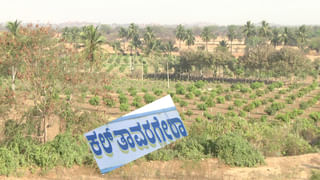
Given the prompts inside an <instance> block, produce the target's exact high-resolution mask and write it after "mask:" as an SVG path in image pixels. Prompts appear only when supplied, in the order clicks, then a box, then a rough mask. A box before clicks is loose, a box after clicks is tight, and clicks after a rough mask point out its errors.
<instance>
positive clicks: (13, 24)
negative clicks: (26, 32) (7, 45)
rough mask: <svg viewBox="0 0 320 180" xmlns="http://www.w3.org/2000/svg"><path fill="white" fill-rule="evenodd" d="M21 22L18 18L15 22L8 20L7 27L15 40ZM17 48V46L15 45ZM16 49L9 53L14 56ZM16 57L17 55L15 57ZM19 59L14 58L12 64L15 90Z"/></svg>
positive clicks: (12, 84)
mask: <svg viewBox="0 0 320 180" xmlns="http://www.w3.org/2000/svg"><path fill="white" fill-rule="evenodd" d="M20 24H21V22H20V21H18V20H15V21H14V22H8V23H7V26H6V28H7V29H8V31H9V32H10V33H11V34H12V36H13V40H14V41H16V38H17V36H18V31H19V26H20ZM13 48H15V47H13ZM13 52H14V51H9V54H11V55H12V56H14V55H13V54H12V53H13ZM14 58H16V57H14ZM18 61H19V60H18V59H15V60H12V66H11V80H12V81H11V89H12V91H13V92H14V91H15V89H16V88H15V87H16V86H15V81H16V75H17V67H16V66H17V64H18V63H17V62H18Z"/></svg>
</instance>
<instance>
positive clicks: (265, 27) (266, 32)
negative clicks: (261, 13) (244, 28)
mask: <svg viewBox="0 0 320 180" xmlns="http://www.w3.org/2000/svg"><path fill="white" fill-rule="evenodd" d="M259 36H261V37H263V38H266V39H269V38H270V36H271V28H270V26H269V23H267V22H266V21H262V22H261V27H260V29H259Z"/></svg>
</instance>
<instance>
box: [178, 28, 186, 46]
mask: <svg viewBox="0 0 320 180" xmlns="http://www.w3.org/2000/svg"><path fill="white" fill-rule="evenodd" d="M185 37H186V30H185V29H184V27H183V26H182V25H181V24H179V25H178V26H177V28H176V38H177V40H179V49H181V41H184V40H185Z"/></svg>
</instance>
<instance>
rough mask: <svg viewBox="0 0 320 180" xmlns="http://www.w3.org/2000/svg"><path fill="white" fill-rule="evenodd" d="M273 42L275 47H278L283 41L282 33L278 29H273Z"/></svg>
mask: <svg viewBox="0 0 320 180" xmlns="http://www.w3.org/2000/svg"><path fill="white" fill-rule="evenodd" d="M271 43H272V44H273V46H274V48H276V47H277V46H278V45H279V44H280V43H281V35H280V32H279V30H278V29H273V30H272V38H271Z"/></svg>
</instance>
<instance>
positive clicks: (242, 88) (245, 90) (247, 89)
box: [240, 87, 251, 94]
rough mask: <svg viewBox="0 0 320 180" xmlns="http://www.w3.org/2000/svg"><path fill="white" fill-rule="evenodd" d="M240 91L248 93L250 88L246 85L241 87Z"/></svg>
mask: <svg viewBox="0 0 320 180" xmlns="http://www.w3.org/2000/svg"><path fill="white" fill-rule="evenodd" d="M240 92H241V93H243V94H245V93H250V92H251V89H250V88H248V87H241V89H240Z"/></svg>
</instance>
